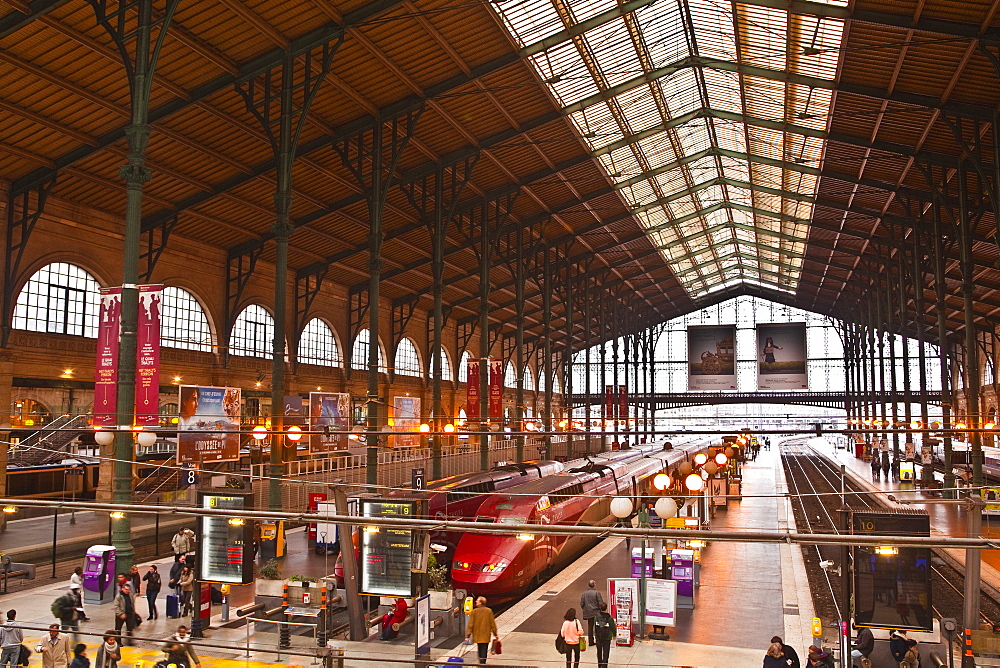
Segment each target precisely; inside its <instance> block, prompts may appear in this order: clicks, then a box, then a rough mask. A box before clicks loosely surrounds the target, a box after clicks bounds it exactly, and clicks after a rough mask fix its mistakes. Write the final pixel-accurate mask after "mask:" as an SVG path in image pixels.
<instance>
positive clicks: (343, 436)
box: [309, 392, 351, 455]
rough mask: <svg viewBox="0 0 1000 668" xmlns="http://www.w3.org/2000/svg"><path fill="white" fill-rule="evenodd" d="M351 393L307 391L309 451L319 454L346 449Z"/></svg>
mask: <svg viewBox="0 0 1000 668" xmlns="http://www.w3.org/2000/svg"><path fill="white" fill-rule="evenodd" d="M350 422H351V395H350V394H347V393H342V392H310V393H309V431H310V432H313V433H311V434H309V453H310V454H313V455H321V454H325V453H329V452H337V451H341V450H347V449H348V443H347V432H348V431H350Z"/></svg>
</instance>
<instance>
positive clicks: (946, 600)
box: [780, 439, 1000, 625]
mask: <svg viewBox="0 0 1000 668" xmlns="http://www.w3.org/2000/svg"><path fill="white" fill-rule="evenodd" d="M803 441H804V439H803ZM780 447H781V458H782V464H783V466H784V468H785V474H786V480H787V481H788V488H789V493H790V494H791V495H792V509H793V513H794V515H795V522H796V526H797V527H798V530H799V531H804V532H808V533H826V532H829V533H841V532H842V529H841V527H842V520H841V519H840V517H839V511H840V509H841V508H844V507H846V508H850V509H852V510H876V511H877V510H884V509H885V506H884V504H882V503H881V502H880V500H879V499H878V497H877V496H875V495H872V494H869V493H867V492H866V491H865V490H863V489H861V488H860V487H858V486H856V485H853V484H852V483H851V482H850V480H845V481H843V482H842V479H841V471H840V468H839V467H838V466H836V465H834V464H833V463H832V462H830V460H829V459H827V458H826V457H824V456H822V455H820V454H818V453H816V452H815V451H813V450H812V449H811V448H809V447H808V446H807V445H805V443H804V442H801V441H800V442H795V441H792V442H788V441H786V442H785V444H783V445H782V446H780ZM842 485H843V487H842ZM842 493H843V496H842ZM803 555H804V557H805V561H806V570H807V573H808V575H809V584H810V589H811V591H812V593H813V600H814V605H815V607H816V610H817V612H818V613H819V614H820V616H821V617H823V618H825V619H830V620H837V619H839V617H840V615H839V612H838V610H839V608H838V604H839V600H838V599H839V592H840V591H841V586H842V579H841V577H842V576H841V575H838V574H837V573H835V572H830V571H828V570H825V569H822V568H821V567H820V565H819V564H820V562H821V561H826V560H830V561H834V562H835V563H838V564H839V563H840V562H841V558H840V548H838V547H833V546H811V547H808V548H806V547H804V548H803ZM931 562H932V563H931V589H932V599H933V607H932V609H933V612H934V615H935V617H937V618H942V617H954V618H956V619H959V620H961V619H962V612H963V601H964V592H965V578H964V574H963V573H962V572H960V571H959V570H957V569H956V568H954V567H953V566H951V565H950V564H949V563H948V562H947V561H946V560H945V559H943V558H942V557H941V555H939V554H937V552H936V551H933V552H932V557H931ZM980 596H981V600H980V617H981V621H982V622H985V623H987V624H990V625H993V624H994V622H995V621H997V620H1000V602H998V601H997V600H995V599H994V598H993V597H992V596H990V595H989V594H987V593H986V592H983V591H981V592H980Z"/></svg>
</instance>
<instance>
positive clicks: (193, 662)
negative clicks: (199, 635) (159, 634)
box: [170, 624, 201, 668]
mask: <svg viewBox="0 0 1000 668" xmlns="http://www.w3.org/2000/svg"><path fill="white" fill-rule="evenodd" d="M170 640H171V642H175V643H177V644H179V645H180V646H181V649H182V650H183V652H184V657H185V658H184V663H186V664H187V665H188V668H192V666H201V659H199V658H198V655H197V654H195V653H194V647H193V646H192V645H191V634H190V632H188V627H186V626H184V625H183V624H181V625H180V626H178V627H177V633H175V634H174V635H172V636H170Z"/></svg>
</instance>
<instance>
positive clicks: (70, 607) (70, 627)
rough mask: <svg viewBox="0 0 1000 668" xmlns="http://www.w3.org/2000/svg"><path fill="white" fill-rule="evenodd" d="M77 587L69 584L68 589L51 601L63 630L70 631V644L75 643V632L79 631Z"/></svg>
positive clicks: (78, 596)
mask: <svg viewBox="0 0 1000 668" xmlns="http://www.w3.org/2000/svg"><path fill="white" fill-rule="evenodd" d="M77 591H78V590H77V589H75V588H74V586H73V585H70V590H69V591H68V592H66V593H65V594H63V595H62V596H60V597H59V598H57V599H56V600H54V601H53V602H52V612H53V613H54V615H55V617H56V619H58V620H59V623H60V625H61V627H62V630H63V631H71V632H72V635H71V638H72V641H71V645H75V644H76V637H77V633H79V631H80V622H79V613H78V612H77V610H79V608H80V603H81V601H80V595H79V594H78V593H77Z"/></svg>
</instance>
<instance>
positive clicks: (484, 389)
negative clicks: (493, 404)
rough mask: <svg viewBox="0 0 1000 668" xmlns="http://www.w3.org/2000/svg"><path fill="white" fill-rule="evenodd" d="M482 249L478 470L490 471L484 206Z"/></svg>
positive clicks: (487, 247) (487, 253)
mask: <svg viewBox="0 0 1000 668" xmlns="http://www.w3.org/2000/svg"><path fill="white" fill-rule="evenodd" d="M480 233H481V236H480V240H479V242H480V247H479V358H480V362H479V418H480V424H479V430H480V431H481V432H482V433H481V434H480V435H479V470H480V471H488V470H489V468H490V437H489V434H488V433H487V432H488V431H489V429H490V418H494V419H495V418H497V417H499V416H494V415H490V414H489V412H490V386H489V379H490V270H491V269H492V266H491V263H490V246H491V244H490V220H489V206H488V204H487V202H486V200H485V199H484V200H483V203H482V215H481V218H480Z"/></svg>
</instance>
